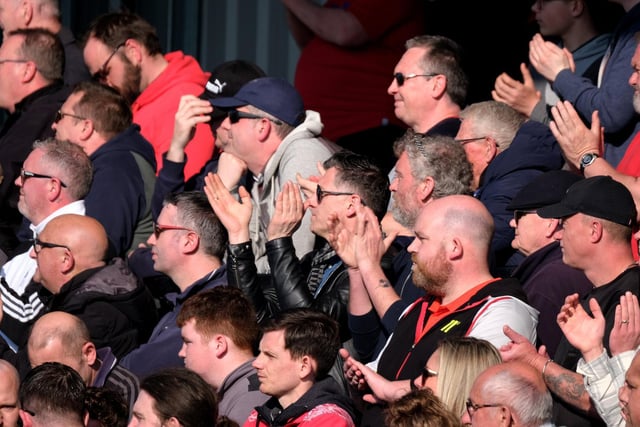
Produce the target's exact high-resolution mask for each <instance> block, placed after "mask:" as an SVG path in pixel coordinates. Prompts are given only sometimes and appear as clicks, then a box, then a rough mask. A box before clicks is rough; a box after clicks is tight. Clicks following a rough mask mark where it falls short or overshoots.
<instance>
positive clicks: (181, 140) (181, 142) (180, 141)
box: [167, 95, 213, 162]
mask: <svg viewBox="0 0 640 427" xmlns="http://www.w3.org/2000/svg"><path fill="white" fill-rule="evenodd" d="M212 111H213V107H212V106H211V103H210V102H209V101H206V100H203V99H200V98H198V97H196V96H194V95H183V96H182V97H181V98H180V102H179V104H178V110H177V111H176V114H175V116H174V117H175V120H174V125H173V136H172V138H171V144H170V145H169V151H167V159H169V160H171V161H174V162H183V161H184V149H185V147H186V146H187V144H189V141H191V139H192V138H193V135H194V134H195V131H196V126H197V125H198V124H200V123H207V122H208V121H210V120H211V115H210V114H211V112H212Z"/></svg>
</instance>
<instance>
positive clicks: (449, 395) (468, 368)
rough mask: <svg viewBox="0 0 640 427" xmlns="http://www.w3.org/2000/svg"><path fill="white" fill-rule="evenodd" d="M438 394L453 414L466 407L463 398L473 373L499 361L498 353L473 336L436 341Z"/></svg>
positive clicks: (489, 344)
mask: <svg viewBox="0 0 640 427" xmlns="http://www.w3.org/2000/svg"><path fill="white" fill-rule="evenodd" d="M438 351H439V352H440V368H439V369H438V386H437V390H436V391H437V393H436V394H437V395H438V396H439V397H440V399H441V400H442V402H444V404H445V405H446V406H447V407H448V408H449V409H450V410H451V411H452V412H453V413H454V414H456V416H458V417H460V416H462V414H463V412H464V411H465V410H466V406H465V402H466V400H467V398H468V397H469V392H470V391H471V386H472V385H473V382H474V381H475V379H476V377H477V376H478V375H479V374H480V373H481V372H482V371H484V370H485V369H487V368H488V367H490V366H494V365H497V364H499V363H502V359H501V357H500V353H499V352H498V350H497V349H496V348H495V347H494V346H493V345H492V344H491V343H490V342H489V341H486V340H483V339H478V338H474V337H455V338H447V339H445V340H443V341H441V342H440V344H439V345H438Z"/></svg>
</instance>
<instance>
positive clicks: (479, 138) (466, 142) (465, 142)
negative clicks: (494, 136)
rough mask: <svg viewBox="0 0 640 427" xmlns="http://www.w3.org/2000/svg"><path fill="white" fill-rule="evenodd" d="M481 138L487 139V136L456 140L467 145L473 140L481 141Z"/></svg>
mask: <svg viewBox="0 0 640 427" xmlns="http://www.w3.org/2000/svg"><path fill="white" fill-rule="evenodd" d="M481 139H487V137H486V136H479V137H477V138H465V139H456V140H455V141H456V142H457V143H459V144H460V145H465V144H468V143H470V142H473V141H480V140H481Z"/></svg>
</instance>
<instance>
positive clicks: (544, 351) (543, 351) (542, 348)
mask: <svg viewBox="0 0 640 427" xmlns="http://www.w3.org/2000/svg"><path fill="white" fill-rule="evenodd" d="M538 354H539V355H540V356H544V357H545V358H546V359H548V358H549V353H547V346H546V345H544V344H543V345H541V346H540V348H538Z"/></svg>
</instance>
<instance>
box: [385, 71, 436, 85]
mask: <svg viewBox="0 0 640 427" xmlns="http://www.w3.org/2000/svg"><path fill="white" fill-rule="evenodd" d="M437 75H438V73H427V74H416V73H411V74H402V73H395V74H394V75H393V78H394V79H396V83H398V86H402V85H403V84H404V82H405V81H407V80H409V79H414V78H416V77H435V76H437Z"/></svg>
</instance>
